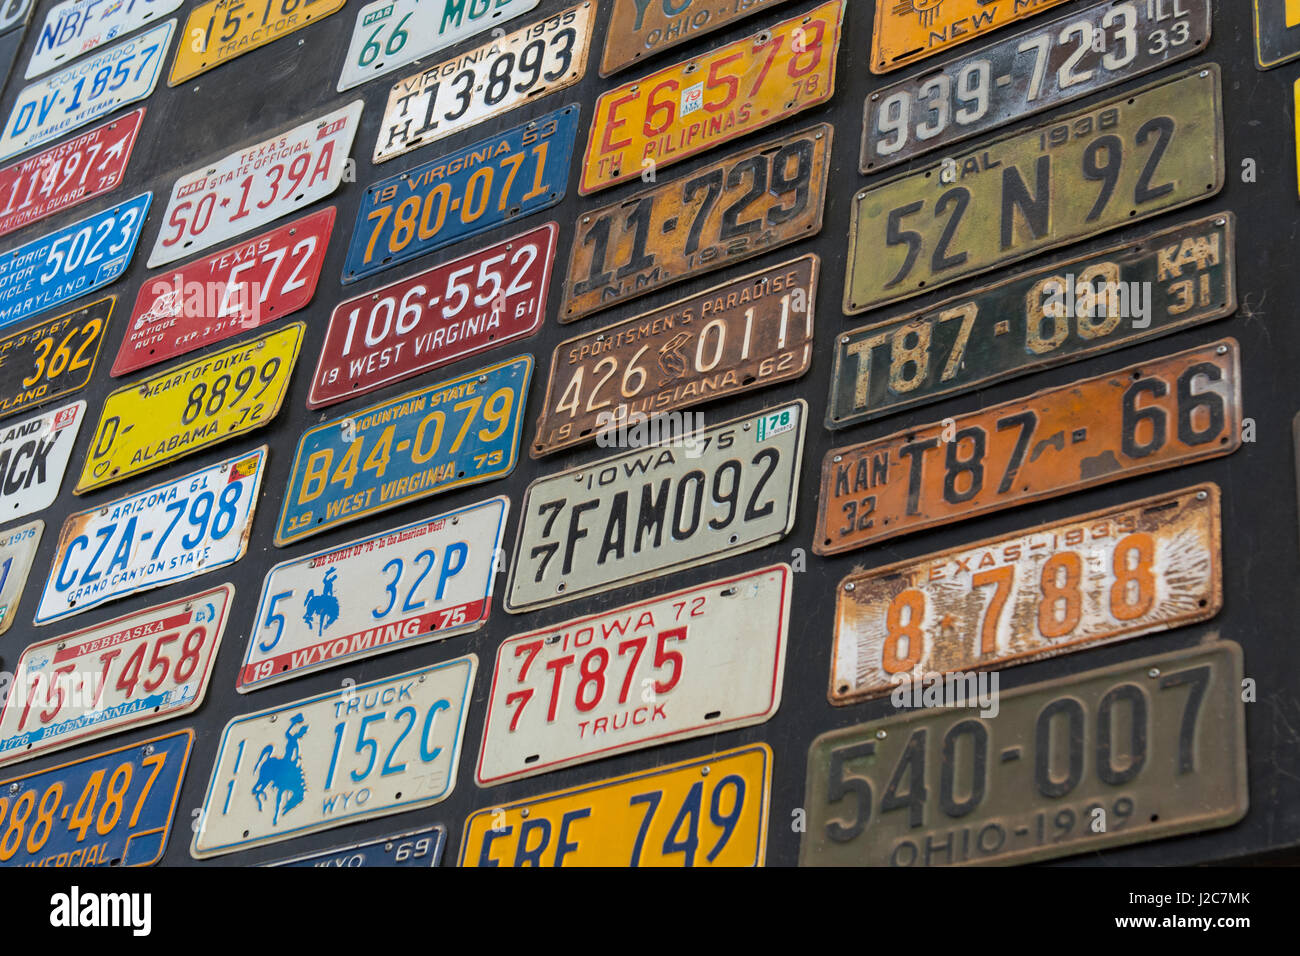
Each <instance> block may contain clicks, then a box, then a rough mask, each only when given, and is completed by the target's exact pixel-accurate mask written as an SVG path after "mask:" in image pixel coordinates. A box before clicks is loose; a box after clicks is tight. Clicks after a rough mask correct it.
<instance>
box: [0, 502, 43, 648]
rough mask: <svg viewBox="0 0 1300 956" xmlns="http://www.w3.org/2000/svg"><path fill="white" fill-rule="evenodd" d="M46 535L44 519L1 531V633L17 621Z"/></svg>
mask: <svg viewBox="0 0 1300 956" xmlns="http://www.w3.org/2000/svg"><path fill="white" fill-rule="evenodd" d="M44 532H45V522H44V521H42V520H41V519H40V518H37V519H36V520H35V521H29V522H28V523H27V524H24V525H19V526H18V527H16V528H8V529H6V530H5V531H3V532H0V634H3V633H4V632H5V631H7V630H9V627H10V625H12V624H13V622H14V617H15V615H16V613H17V609H18V601H19V600H20V599H21V598H22V596H23V589H24V588H25V587H26V586H27V574H28V572H29V571H31V569H32V562H33V561H35V560H36V549H37V548H39V547H40V546H41V535H42V534H43V533H44Z"/></svg>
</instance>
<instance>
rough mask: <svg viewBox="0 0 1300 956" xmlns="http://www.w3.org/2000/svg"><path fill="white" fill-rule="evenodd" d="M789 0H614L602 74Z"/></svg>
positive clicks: (601, 64)
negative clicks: (647, 0) (719, 0)
mask: <svg viewBox="0 0 1300 956" xmlns="http://www.w3.org/2000/svg"><path fill="white" fill-rule="evenodd" d="M784 2H785V0H723V2H721V3H719V2H718V0H650V2H646V0H613V3H611V4H610V6H612V7H613V8H614V9H613V11H612V12H611V13H610V15H609V33H608V35H607V36H606V37H605V53H604V55H603V57H602V58H601V61H600V75H601V76H610V75H611V74H614V73H617V72H619V71H620V70H624V69H626V68H627V67H629V66H631V65H632V64H634V63H637V62H639V61H640V60H642V59H646V58H649V57H652V56H654V55H655V54H657V53H662V52H663V51H665V50H669V49H671V48H672V47H675V46H677V44H679V43H686V42H687V41H690V40H694V39H696V38H697V37H702V36H704V35H705V34H706V33H712V32H713V31H715V30H721V29H722V28H723V27H725V26H726V25H727V24H729V23H733V22H735V21H737V20H741V19H744V18H745V17H751V16H753V15H754V14H756V13H763V12H764V11H766V10H769V9H771V8H773V7H775V6H777V5H778V4H781V3H784Z"/></svg>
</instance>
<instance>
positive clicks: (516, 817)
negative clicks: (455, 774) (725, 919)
mask: <svg viewBox="0 0 1300 956" xmlns="http://www.w3.org/2000/svg"><path fill="white" fill-rule="evenodd" d="M771 790H772V750H771V748H770V747H768V746H767V744H753V745H751V746H748V747H737V748H736V749H735V750H724V751H723V752H722V753H716V754H713V755H712V756H709V757H704V758H701V759H699V760H686V761H682V762H681V763H674V764H668V765H666V766H663V767H656V768H655V769H654V770H650V771H643V772H640V773H631V774H627V775H626V776H622V777H613V778H611V779H609V780H601V781H599V782H597V783H593V784H588V785H586V786H581V787H573V788H571V789H568V790H560V791H557V792H555V793H547V794H543V795H542V796H539V797H534V798H533V799H531V800H525V801H521V802H519V803H511V804H504V805H502V806H498V807H484V808H483V809H482V810H478V811H476V812H474V813H473V814H471V815H470V817H469V819H467V820H466V821H465V837H464V839H463V840H462V841H461V845H460V863H459V865H460V866H618V867H630V866H762V865H763V860H764V857H765V856H766V852H767V811H768V803H769V801H770V800H771Z"/></svg>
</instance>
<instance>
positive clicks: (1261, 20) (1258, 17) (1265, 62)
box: [1252, 0, 1300, 70]
mask: <svg viewBox="0 0 1300 956" xmlns="http://www.w3.org/2000/svg"><path fill="white" fill-rule="evenodd" d="M1252 6H1253V12H1254V21H1255V65H1256V66H1257V67H1259V69H1261V70H1271V69H1273V67H1275V66H1281V65H1282V64H1283V63H1290V62H1291V61H1292V60H1294V59H1295V58H1296V57H1298V56H1300V4H1297V3H1296V0H1252Z"/></svg>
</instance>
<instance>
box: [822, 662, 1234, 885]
mask: <svg viewBox="0 0 1300 956" xmlns="http://www.w3.org/2000/svg"><path fill="white" fill-rule="evenodd" d="M1241 666H1242V665H1241V648H1240V647H1239V646H1238V645H1236V644H1233V643H1230V642H1227V641H1215V642H1212V643H1209V644H1204V645H1202V646H1200V647H1190V648H1187V649H1185V650H1179V651H1174V652H1172V653H1169V654H1161V655H1159V656H1156V657H1148V658H1144V659H1140V660H1136V661H1130V662H1128V663H1125V664H1119V665H1116V666H1114V667H1106V668H1102V669H1099V670H1093V671H1087V672H1085V673H1082V674H1076V675H1073V676H1070V677H1062V678H1058V679H1056V680H1052V681H1045V682H1043V683H1040V684H1031V685H1029V686H1028V687H1020V688H1017V689H1016V690H1013V691H1004V692H1002V693H1001V694H1000V695H998V697H997V704H996V706H997V713H996V715H994V714H988V715H987V716H984V717H981V716H980V715H981V711H980V710H978V709H972V708H965V709H950V708H943V709H938V708H936V709H925V710H919V711H915V712H913V713H909V714H903V715H900V716H897V717H890V718H887V719H885V720H878V721H873V722H872V723H869V724H860V725H858V726H856V727H846V728H844V729H843V730H835V731H831V732H830V733H826V734H822V735H821V736H820V737H818V738H817V739H816V740H814V741H813V743H812V747H810V748H809V750H808V778H807V779H808V783H807V790H806V792H805V802H804V806H805V807H806V808H807V810H808V820H807V826H808V829H807V830H806V831H805V833H804V835H803V837H802V839H801V841H800V847H799V863H800V865H801V866H943V865H953V864H963V863H1029V862H1032V861H1034V860H1046V859H1051V858H1052V857H1058V856H1066V855H1068V854H1071V853H1083V852H1091V851H1095V850H1101V849H1104V848H1106V847H1112V846H1122V845H1124V844H1128V843H1138V842H1142V841H1144V840H1155V839H1159V838H1161V837H1166V836H1173V835H1175V834H1179V833H1194V832H1197V831H1199V830H1208V829H1212V828H1214V827H1221V826H1227V825H1229V824H1231V823H1235V822H1236V821H1237V820H1240V819H1241V818H1242V816H1244V815H1245V813H1246V804H1247V796H1246V731H1245V707H1244V705H1243V704H1242V701H1241ZM1098 811H1100V813H1099V812H1098ZM1102 819H1104V820H1105V823H1106V825H1105V827H1104V828H1100V829H1099V828H1098V827H1097V826H1096V825H1095V821H1097V820H1102Z"/></svg>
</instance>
